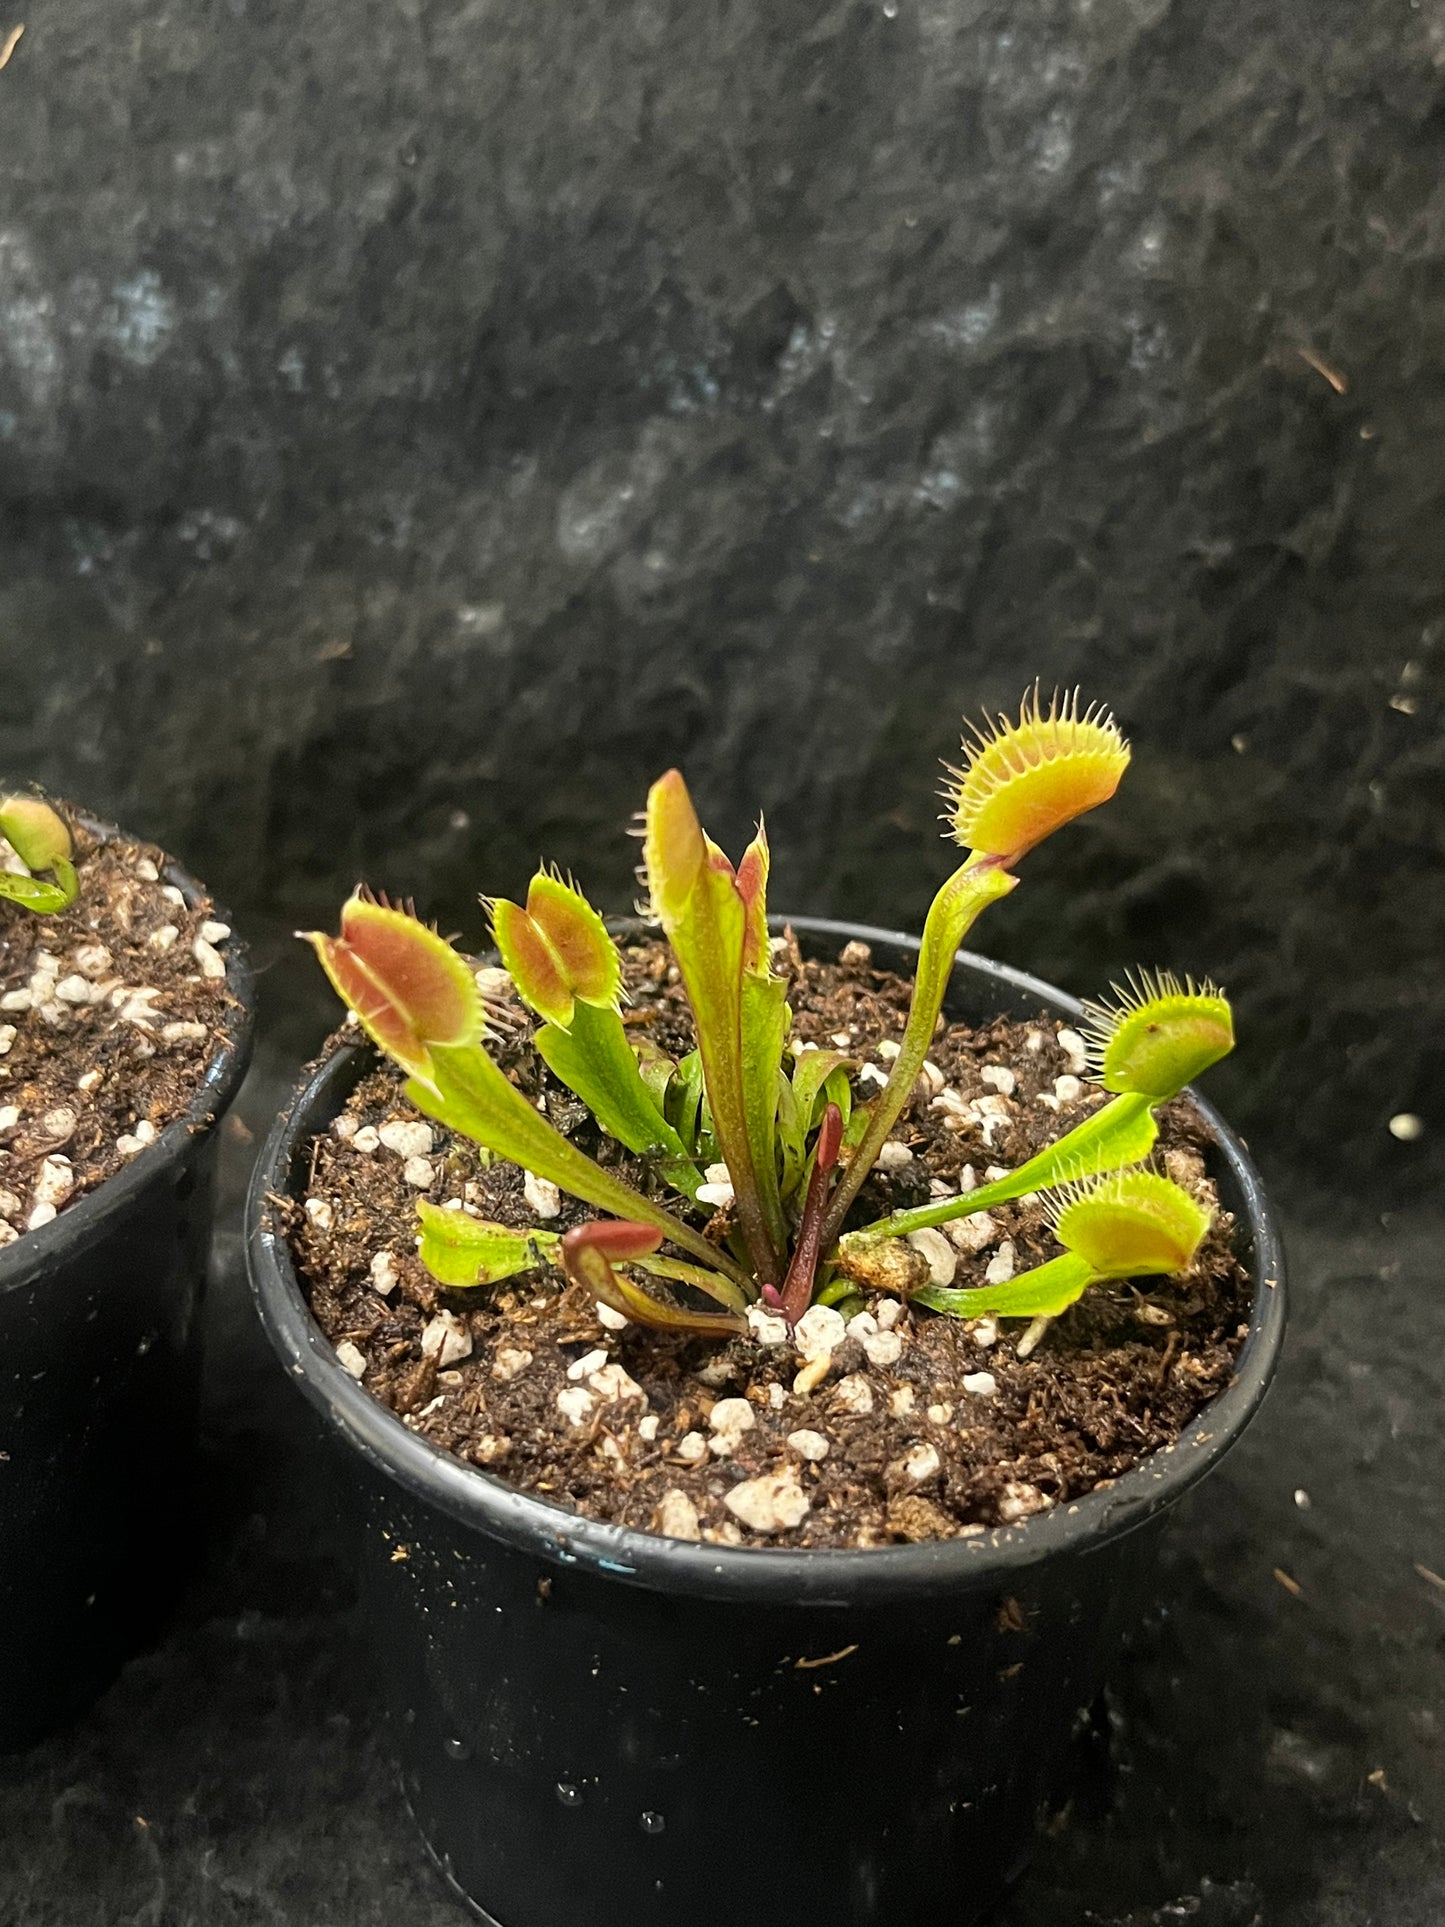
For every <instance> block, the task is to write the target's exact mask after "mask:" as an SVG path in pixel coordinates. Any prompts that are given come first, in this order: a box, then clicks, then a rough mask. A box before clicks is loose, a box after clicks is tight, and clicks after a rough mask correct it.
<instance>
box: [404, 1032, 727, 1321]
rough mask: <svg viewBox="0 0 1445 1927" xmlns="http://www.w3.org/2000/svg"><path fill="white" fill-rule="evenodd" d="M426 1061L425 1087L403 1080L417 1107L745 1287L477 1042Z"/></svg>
mask: <svg viewBox="0 0 1445 1927" xmlns="http://www.w3.org/2000/svg"><path fill="white" fill-rule="evenodd" d="M431 1063H432V1082H431V1083H430V1084H423V1083H421V1082H420V1081H419V1080H418V1079H416V1078H413V1079H412V1080H411V1081H410V1083H408V1085H407V1095H408V1097H410V1099H411V1101H412V1102H413V1103H414V1104H415V1105H416V1107H417V1109H418V1110H419V1111H422V1112H424V1113H425V1114H426V1115H427V1116H428V1117H434V1118H435V1119H436V1120H437V1122H438V1123H440V1124H445V1125H446V1126H447V1127H448V1128H449V1129H450V1130H453V1131H460V1132H461V1133H462V1135H463V1136H464V1137H469V1138H472V1139H474V1140H475V1141H476V1142H477V1143H478V1144H482V1145H485V1146H486V1148H487V1149H488V1150H489V1151H495V1152H496V1153H497V1154H498V1156H500V1157H504V1158H510V1159H511V1161H512V1162H513V1163H514V1164H520V1165H521V1166H522V1167H523V1168H524V1169H525V1170H528V1171H533V1172H535V1173H536V1175H537V1176H538V1177H541V1178H547V1179H549V1180H550V1181H551V1182H552V1183H553V1184H556V1185H559V1186H560V1187H561V1188H562V1189H563V1190H564V1191H567V1192H569V1193H570V1194H571V1195H572V1196H573V1197H574V1198H580V1199H581V1200H582V1202H583V1203H584V1204H591V1205H595V1206H596V1207H597V1208H598V1209H599V1210H601V1211H610V1212H613V1213H614V1214H615V1215H616V1216H617V1217H619V1218H625V1219H628V1220H630V1221H635V1222H638V1223H642V1224H647V1225H653V1226H655V1227H656V1228H657V1229H658V1230H660V1231H661V1232H662V1233H663V1234H664V1236H666V1237H668V1238H670V1239H671V1240H672V1241H673V1243H674V1244H676V1245H679V1246H680V1247H681V1248H682V1249H683V1250H684V1251H690V1252H691V1253H692V1255H693V1256H694V1257H695V1258H699V1259H701V1260H702V1262H703V1263H704V1264H705V1265H710V1266H715V1267H716V1268H717V1269H718V1270H719V1271H724V1272H727V1273H728V1274H729V1275H730V1276H732V1277H734V1278H735V1279H736V1281H737V1282H738V1283H739V1284H741V1285H743V1286H744V1287H746V1286H747V1285H748V1283H749V1280H748V1277H747V1274H746V1273H745V1272H744V1271H743V1270H742V1269H741V1267H739V1266H736V1265H735V1264H734V1263H733V1261H732V1260H731V1259H730V1258H729V1257H728V1256H727V1254H726V1253H725V1252H720V1251H718V1250H717V1249H716V1248H715V1247H714V1246H712V1245H710V1244H709V1243H708V1242H707V1240H706V1238H704V1237H703V1236H702V1234H701V1233H700V1232H697V1231H694V1230H693V1229H692V1227H691V1225H687V1224H684V1223H683V1222H682V1220H681V1219H680V1218H676V1217H674V1216H673V1214H672V1213H671V1212H670V1211H667V1210H665V1209H664V1208H663V1207H662V1206H661V1205H659V1204H655V1203H654V1202H653V1201H652V1200H651V1199H650V1198H645V1197H643V1195H642V1193H641V1192H640V1191H635V1190H633V1188H632V1186H631V1185H630V1184H625V1183H624V1182H623V1181H622V1179H620V1178H617V1177H614V1176H613V1175H612V1173H611V1172H610V1171H604V1170H603V1168H602V1166H601V1165H600V1164H595V1163H594V1162H593V1161H592V1159H591V1158H589V1157H588V1156H587V1155H586V1154H585V1153H584V1152H582V1151H579V1150H578V1149H577V1147H576V1146H575V1145H574V1144H570V1143H569V1142H568V1141H567V1139H566V1138H565V1137H563V1136H562V1134H561V1132H560V1131H557V1130H556V1129H554V1128H553V1126H552V1125H550V1124H549V1123H548V1122H547V1120H546V1118H544V1117H543V1116H542V1114H541V1113H540V1112H539V1111H537V1110H535V1109H534V1108H533V1106H532V1105H531V1104H529V1103H528V1101H527V1099H526V1098H525V1097H523V1095H522V1093H521V1092H520V1091H519V1090H517V1089H516V1087H515V1086H514V1085H512V1084H510V1083H509V1082H508V1081H507V1079H506V1078H505V1077H504V1076H503V1074H502V1072H501V1071H500V1070H499V1069H498V1068H497V1066H496V1065H495V1064H494V1063H493V1062H492V1060H491V1058H490V1057H488V1056H487V1054H486V1052H485V1051H484V1050H482V1049H480V1048H479V1047H478V1046H470V1047H467V1046H461V1047H448V1046H445V1045H443V1046H434V1047H433V1049H432V1052H431Z"/></svg>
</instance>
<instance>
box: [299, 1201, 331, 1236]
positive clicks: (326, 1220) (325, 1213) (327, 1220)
mask: <svg viewBox="0 0 1445 1927" xmlns="http://www.w3.org/2000/svg"><path fill="white" fill-rule="evenodd" d="M306 1215H307V1217H308V1218H309V1219H310V1220H311V1222H312V1224H314V1225H315V1227H316V1229H317V1230H318V1231H330V1230H331V1228H332V1226H333V1225H334V1224H335V1223H336V1213H335V1212H334V1211H333V1210H332V1208H331V1201H330V1199H328V1198H308V1199H307V1200H306Z"/></svg>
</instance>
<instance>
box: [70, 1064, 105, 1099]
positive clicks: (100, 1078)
mask: <svg viewBox="0 0 1445 1927" xmlns="http://www.w3.org/2000/svg"><path fill="white" fill-rule="evenodd" d="M104 1082H105V1072H104V1071H103V1070H102V1069H101V1068H100V1066H99V1065H98V1064H97V1065H96V1067H95V1069H94V1070H90V1071H82V1072H81V1074H80V1076H79V1077H77V1078H76V1080H75V1088H76V1089H77V1090H78V1091H84V1092H85V1095H86V1096H87V1097H89V1096H90V1094H91V1092H92V1091H98V1090H99V1089H100V1087H101V1085H102V1084H103V1083H104Z"/></svg>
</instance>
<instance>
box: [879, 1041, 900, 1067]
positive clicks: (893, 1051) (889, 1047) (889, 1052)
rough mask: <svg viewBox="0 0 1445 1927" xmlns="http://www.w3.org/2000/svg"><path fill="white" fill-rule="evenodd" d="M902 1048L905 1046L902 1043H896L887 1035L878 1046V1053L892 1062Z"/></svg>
mask: <svg viewBox="0 0 1445 1927" xmlns="http://www.w3.org/2000/svg"><path fill="white" fill-rule="evenodd" d="M902 1049H903V1046H902V1045H901V1044H895V1043H894V1042H893V1041H892V1039H891V1038H886V1037H885V1038H884V1040H883V1042H882V1043H881V1044H880V1045H879V1046H878V1055H879V1056H880V1057H882V1058H884V1059H886V1061H887V1062H888V1063H890V1064H891V1063H892V1062H893V1061H894V1059H895V1058H896V1057H897V1056H898V1055H899V1053H900V1052H901V1050H902Z"/></svg>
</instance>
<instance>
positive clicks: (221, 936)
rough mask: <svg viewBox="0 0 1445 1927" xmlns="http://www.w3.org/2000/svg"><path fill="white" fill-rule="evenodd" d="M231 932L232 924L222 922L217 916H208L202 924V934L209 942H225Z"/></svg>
mask: <svg viewBox="0 0 1445 1927" xmlns="http://www.w3.org/2000/svg"><path fill="white" fill-rule="evenodd" d="M230 934H231V926H230V924H228V923H220V922H218V921H217V919H216V918H215V917H207V919H206V921H205V922H204V923H203V924H202V925H201V935H202V936H203V937H204V938H205V940H206V942H207V943H224V942H225V941H226V939H227V937H229V936H230Z"/></svg>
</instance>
